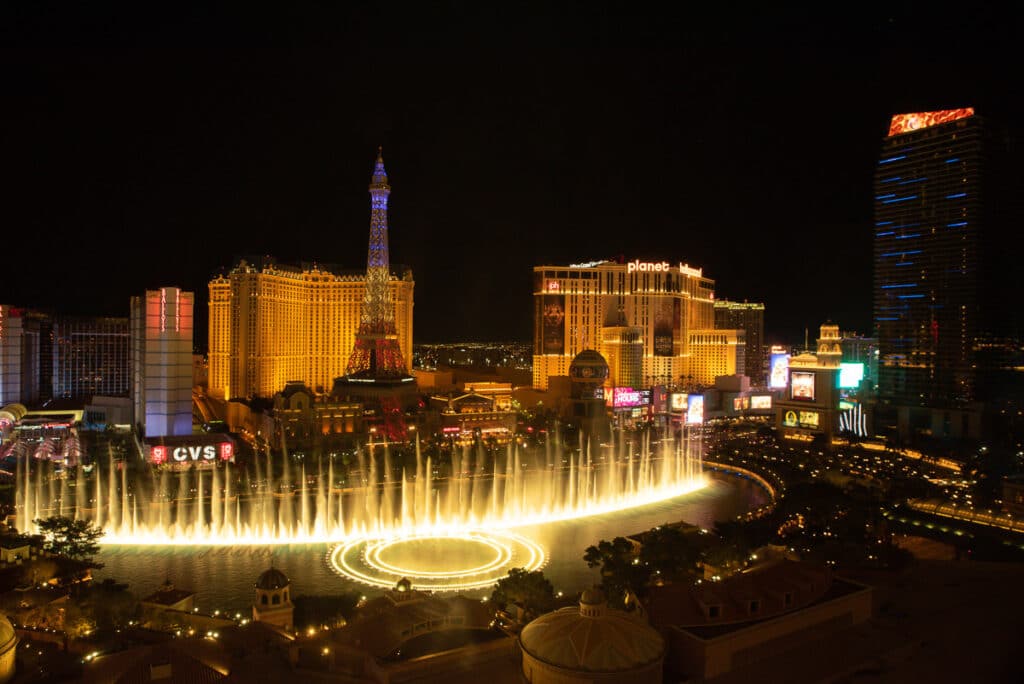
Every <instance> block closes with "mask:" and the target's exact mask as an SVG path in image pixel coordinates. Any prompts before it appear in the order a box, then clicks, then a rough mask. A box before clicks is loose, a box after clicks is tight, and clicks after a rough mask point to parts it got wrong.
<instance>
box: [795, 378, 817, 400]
mask: <svg viewBox="0 0 1024 684" xmlns="http://www.w3.org/2000/svg"><path fill="white" fill-rule="evenodd" d="M790 382H791V383H792V387H790V389H789V396H790V398H792V399H801V400H803V401H814V373H805V372H802V371H793V373H792V374H791V377H790Z"/></svg>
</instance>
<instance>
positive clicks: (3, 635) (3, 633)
mask: <svg viewBox="0 0 1024 684" xmlns="http://www.w3.org/2000/svg"><path fill="white" fill-rule="evenodd" d="M17 638H18V635H17V634H15V633H14V627H12V626H11V621H10V620H8V619H7V618H6V617H5V616H3V615H0V653H2V652H3V651H6V650H7V647H8V645H9V644H10V643H11V641H12V640H14V639H17Z"/></svg>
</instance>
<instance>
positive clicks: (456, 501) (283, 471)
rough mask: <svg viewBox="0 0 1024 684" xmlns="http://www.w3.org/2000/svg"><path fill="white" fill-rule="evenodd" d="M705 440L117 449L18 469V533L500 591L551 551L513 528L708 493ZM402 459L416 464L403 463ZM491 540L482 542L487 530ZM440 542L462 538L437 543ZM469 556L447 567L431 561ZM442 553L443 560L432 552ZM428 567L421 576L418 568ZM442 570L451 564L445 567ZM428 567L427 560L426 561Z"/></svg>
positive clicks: (33, 460) (27, 461) (32, 460)
mask: <svg viewBox="0 0 1024 684" xmlns="http://www.w3.org/2000/svg"><path fill="white" fill-rule="evenodd" d="M701 449H702V444H701V440H700V438H699V437H694V438H686V439H682V440H672V439H670V438H663V439H661V440H652V439H651V438H650V437H649V436H644V437H643V438H642V439H639V440H637V442H635V443H634V442H633V441H631V440H629V441H628V440H626V439H625V437H624V435H622V434H621V433H619V434H618V438H617V441H616V443H615V444H612V445H597V444H591V443H589V442H588V443H583V442H582V441H581V443H580V444H579V446H578V448H576V449H567V448H565V447H564V446H563V445H561V444H560V443H559V441H558V439H557V437H556V438H555V439H553V440H549V441H548V443H547V444H546V445H545V446H544V447H543V448H524V447H521V446H519V445H517V444H516V443H515V442H514V441H513V442H510V443H509V444H508V446H507V447H506V448H505V449H499V450H486V449H484V447H483V446H482V445H479V444H478V445H477V446H475V447H463V448H461V449H456V450H454V451H453V453H452V455H451V458H450V463H449V462H447V459H446V462H445V463H443V464H435V463H434V462H433V459H432V458H431V457H429V456H424V455H423V453H422V451H421V449H420V443H419V440H418V439H417V441H416V443H415V450H414V452H413V453H409V454H407V455H406V454H402V453H400V452H398V451H395V450H393V449H392V448H391V446H390V445H389V444H387V443H385V444H374V443H370V444H368V445H366V446H365V447H363V448H362V449H360V450H359V451H358V453H357V455H356V459H355V460H354V462H352V463H349V464H348V465H345V464H344V463H343V461H342V460H341V459H340V458H331V457H312V458H310V457H305V458H302V457H297V458H292V457H288V456H287V455H286V456H285V457H284V459H273V458H271V455H270V452H269V451H266V452H263V453H262V454H259V455H258V457H257V458H255V459H253V460H252V461H251V462H250V463H248V464H247V465H244V466H243V465H235V464H233V463H228V462H222V463H215V464H210V465H207V466H206V467H190V468H188V469H183V470H175V469H174V468H173V467H169V466H160V467H154V466H151V465H150V464H148V463H145V462H134V463H124V462H120V461H117V460H116V459H115V458H114V456H113V453H108V454H106V458H99V459H96V461H94V463H93V464H91V465H86V464H83V463H82V462H81V461H79V462H78V465H77V466H75V467H73V468H67V469H62V466H61V465H60V460H53V459H51V458H38V457H36V455H32V456H29V457H26V458H20V459H19V460H18V470H17V473H16V477H17V490H16V507H17V520H18V525H19V528H20V529H21V530H22V531H25V532H34V531H35V525H34V524H33V523H31V522H30V521H33V520H36V519H38V518H44V517H47V516H51V515H66V516H71V517H74V518H76V519H80V520H88V521H91V522H93V523H95V524H97V525H99V526H101V527H103V528H104V529H105V530H106V536H105V537H104V542H105V543H114V544H172V545H262V544H282V543H284V544H293V543H300V544H301V543H332V542H338V543H339V545H338V546H337V547H336V548H335V549H333V550H332V552H331V553H330V562H331V564H332V565H333V566H334V567H335V568H336V569H337V570H338V571H339V572H341V573H342V574H345V575H346V576H349V577H351V578H353V579H357V580H359V581H363V582H368V583H371V584H379V585H381V586H392V585H393V584H394V582H395V581H396V578H400V577H402V576H411V579H413V582H414V584H416V585H417V586H420V587H423V588H438V589H440V588H443V587H447V588H453V589H454V588H472V587H474V586H486V585H488V584H492V583H493V582H494V580H495V579H497V577H500V576H503V575H504V573H505V572H506V571H507V568H509V567H528V568H536V567H540V566H542V565H543V563H544V560H545V555H544V551H543V549H542V548H541V547H540V546H538V545H537V544H536V543H535V542H533V541H531V540H529V539H526V538H525V537H522V536H521V535H518V534H516V533H515V532H513V531H512V530H511V529H510V528H515V527H521V526H526V525H535V524H539V523H546V522H551V521H557V520H567V519H570V518H577V517H581V516H588V515H595V514H599V513H607V512H610V511H615V510H621V509H625V508H632V507H635V506H640V505H643V504H646V503H652V502H655V501H660V500H664V499H669V498H672V497H676V496H679V495H681V494H684V493H686V492H688V491H692V490H693V489H696V488H698V487H700V486H701V485H702V484H703V479H702V478H701ZM406 459H407V460H408V463H407V465H406ZM484 530H486V532H484ZM436 540H453V541H452V542H451V543H450V544H449V543H444V544H442V546H441V547H437V541H436ZM453 545H454V546H458V547H461V549H462V552H460V553H459V554H458V555H460V556H462V557H464V558H465V559H466V560H465V561H464V562H463V561H459V560H452V561H451V566H450V567H448V568H442V567H425V566H424V561H423V559H425V558H429V557H430V555H431V553H434V552H436V554H437V556H438V557H440V558H454V556H448V557H446V556H445V554H446V553H448V552H447V551H446V550H445V549H449V550H450V549H451V547H452V546H453ZM432 550H433V551H432ZM410 558H411V559H419V560H417V561H416V563H415V565H416V567H419V568H420V569H419V571H417V570H416V567H413V566H410V565H409V559H410ZM442 564H443V563H442ZM426 565H427V566H429V562H427V563H426Z"/></svg>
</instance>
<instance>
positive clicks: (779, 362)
mask: <svg viewBox="0 0 1024 684" xmlns="http://www.w3.org/2000/svg"><path fill="white" fill-rule="evenodd" d="M768 368H769V371H770V373H771V375H770V377H769V380H768V386H769V387H770V388H772V389H782V388H783V387H785V386H786V382H787V380H788V378H787V376H788V375H789V354H784V353H781V352H772V355H771V359H770V361H769V365H768Z"/></svg>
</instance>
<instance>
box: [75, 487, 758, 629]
mask: <svg viewBox="0 0 1024 684" xmlns="http://www.w3.org/2000/svg"><path fill="white" fill-rule="evenodd" d="M707 477H708V486H707V487H705V488H704V489H701V490H699V491H696V492H693V493H691V494H687V495H686V496H684V497H681V498H680V499H676V500H670V501H665V502H661V503H657V504H651V505H648V506H644V507H641V508H636V509H632V510H628V511H621V512H617V513H610V514H607V515H600V516H593V517H590V518H582V519H578V520H572V521H566V522H561V523H549V524H546V525H541V526H537V527H524V528H520V529H517V530H516V531H517V532H519V533H521V534H524V535H526V536H528V537H531V538H533V539H536V540H537V541H539V542H541V543H542V544H543V545H544V547H545V548H546V549H547V550H548V557H549V559H550V560H549V563H548V566H547V567H546V568H545V569H544V574H545V575H546V576H547V577H548V578H549V579H550V580H551V582H552V584H554V585H555V588H556V590H562V591H565V592H567V593H569V592H574V591H579V590H580V589H582V588H584V587H586V586H588V585H590V584H592V583H594V582H596V581H598V577H597V571H596V570H591V569H590V568H588V567H587V565H586V563H584V562H583V560H582V558H583V551H584V549H586V547H587V546H589V545H591V544H594V543H595V542H597V540H599V539H610V538H612V537H615V536H621V535H626V534H632V533H635V532H641V531H644V530H647V529H650V528H651V527H654V526H656V525H660V524H662V523H665V522H675V521H679V520H682V521H685V522H688V523H691V524H693V525H698V526H701V527H711V526H712V525H713V524H714V522H715V521H716V520H724V519H728V518H732V517H734V516H736V515H738V514H740V513H743V512H745V511H748V510H750V509H752V508H756V507H758V506H760V505H762V504H763V503H765V502H766V501H767V494H765V492H764V491H763V490H762V489H760V488H759V487H758V486H757V485H755V484H753V483H752V482H750V481H748V480H743V479H739V478H735V477H732V476H729V475H723V474H720V473H708V474H707ZM329 550H330V547H329V546H327V545H325V544H296V545H292V546H273V547H270V546H264V547H259V546H244V547H209V546H205V547H204V546H194V547H187V546H178V547H170V546H163V547H161V546H138V547H133V546H106V547H104V548H103V551H102V552H101V554H100V555H99V557H98V559H97V560H99V561H100V562H101V563H104V564H105V567H104V568H103V569H102V570H99V571H97V572H96V573H95V575H96V577H97V578H98V579H103V578H104V577H114V578H117V579H118V580H120V581H125V582H128V583H129V584H130V585H131V589H132V591H134V592H135V593H136V595H138V596H139V597H142V596H146V595H147V594H149V593H151V592H153V591H154V590H155V589H156V588H157V587H158V586H159V585H160V584H161V583H162V582H163V581H164V580H165V579H170V580H171V582H173V583H174V584H175V585H176V586H178V587H181V588H184V589H191V590H193V591H196V592H197V598H196V604H197V606H198V607H199V609H200V611H202V612H209V611H213V610H215V609H220V610H222V611H228V612H230V613H234V612H242V613H243V614H244V615H248V614H249V613H250V612H251V609H250V605H251V601H252V595H253V584H254V583H255V581H256V577H257V576H258V575H259V574H260V573H261V572H262V571H263V570H265V569H266V568H267V567H269V566H270V563H271V560H273V563H274V566H275V567H277V568H280V569H281V570H282V571H283V572H284V573H285V574H287V575H288V577H289V578H291V581H292V586H293V593H294V594H295V595H303V594H334V593H341V592H345V591H352V590H356V591H360V592H362V593H364V594H367V595H373V594H374V593H377V590H374V589H370V588H369V587H366V586H363V585H358V584H354V583H352V582H350V581H348V580H345V579H343V578H341V577H340V576H338V575H337V574H335V573H334V572H333V571H332V570H331V569H330V568H328V566H327V563H326V560H325V559H326V556H327V553H328V551H329ZM488 593H490V592H489V591H479V592H467V594H469V595H480V596H483V595H485V594H488Z"/></svg>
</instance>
